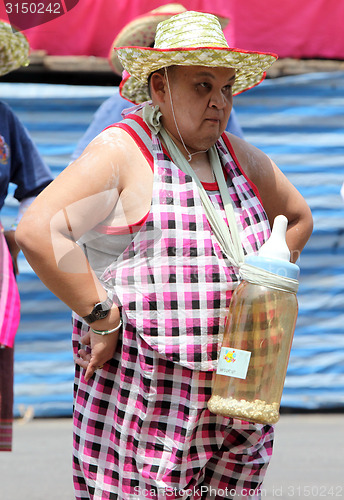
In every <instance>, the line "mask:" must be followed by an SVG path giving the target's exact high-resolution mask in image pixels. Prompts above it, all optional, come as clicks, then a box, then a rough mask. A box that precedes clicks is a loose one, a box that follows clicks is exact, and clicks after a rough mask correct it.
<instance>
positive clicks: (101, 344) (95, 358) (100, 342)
mask: <svg viewBox="0 0 344 500" xmlns="http://www.w3.org/2000/svg"><path fill="white" fill-rule="evenodd" d="M80 342H81V344H83V345H85V346H87V345H88V346H90V348H91V352H90V353H88V352H86V350H85V349H80V350H79V352H78V354H79V356H80V357H79V358H76V359H75V363H76V364H77V365H79V366H81V368H84V369H85V370H86V373H85V375H84V378H85V380H86V382H87V381H88V380H89V379H90V378H91V377H92V375H93V374H94V372H95V371H96V370H97V369H100V368H102V367H103V365H104V364H105V363H106V362H107V361H109V360H110V359H112V358H113V356H114V354H115V351H116V347H117V342H118V332H115V333H110V334H108V335H99V334H97V333H94V332H92V330H90V331H89V332H88V333H86V335H84V336H83V337H81V338H80Z"/></svg>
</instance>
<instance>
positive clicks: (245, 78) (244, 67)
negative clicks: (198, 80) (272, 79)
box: [115, 11, 277, 103]
mask: <svg viewBox="0 0 344 500" xmlns="http://www.w3.org/2000/svg"><path fill="white" fill-rule="evenodd" d="M115 50H116V52H117V54H118V57H119V59H120V61H121V63H122V65H123V67H124V68H125V70H126V71H127V72H128V73H129V74H130V78H128V79H127V80H126V81H123V83H122V84H121V95H122V96H123V97H124V98H126V99H128V100H130V101H132V102H134V103H139V102H142V101H141V100H140V99H139V98H137V97H136V95H143V94H144V93H146V94H147V93H148V78H149V76H150V74H151V73H153V72H154V71H157V70H159V69H161V68H164V67H168V66H175V65H177V66H207V67H213V68H216V67H222V68H234V69H235V70H236V79H235V84H234V86H233V95H236V94H240V93H241V92H244V91H245V90H248V89H250V88H252V87H254V86H255V85H258V84H259V83H260V82H261V81H262V80H263V79H264V78H265V76H266V70H267V69H268V68H269V67H270V66H271V64H272V63H273V62H274V61H276V59H277V55H276V54H272V53H266V52H253V51H247V50H242V49H237V48H230V47H229V46H228V43H227V41H226V39H225V36H224V34H223V31H222V29H221V25H220V23H219V20H218V18H217V17H216V16H214V15H212V14H205V13H201V12H193V11H186V12H183V13H181V14H178V15H176V16H173V17H170V18H169V19H167V20H165V21H163V22H161V23H160V24H159V25H158V26H157V30H156V35H155V44H154V47H153V48H149V47H135V46H134V47H117V48H115Z"/></svg>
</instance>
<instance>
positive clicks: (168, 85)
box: [164, 67, 208, 163]
mask: <svg viewBox="0 0 344 500" xmlns="http://www.w3.org/2000/svg"><path fill="white" fill-rule="evenodd" d="M164 70H165V78H166V82H167V88H168V94H169V96H170V101H171V109H172V115H173V120H174V124H175V126H176V129H177V132H178V135H179V139H180V140H181V143H182V144H183V147H184V149H185V151H186V152H187V155H188V162H189V163H190V161H191V160H192V157H193V156H194V155H198V154H200V153H207V152H208V149H206V150H205V151H196V152H195V153H190V151H189V150H188V148H187V147H186V144H185V142H184V140H183V137H182V135H181V133H180V131H179V127H178V123H177V120H176V116H175V114H174V106H173V100H172V93H171V88H170V81H169V79H168V73H167V68H166V67H165V68H164Z"/></svg>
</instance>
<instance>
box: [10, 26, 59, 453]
mask: <svg viewBox="0 0 344 500" xmlns="http://www.w3.org/2000/svg"><path fill="white" fill-rule="evenodd" d="M28 54H29V44H28V42H27V40H26V38H25V36H24V35H23V34H22V33H19V32H16V31H15V30H13V28H12V27H11V26H10V25H9V24H8V23H5V22H3V21H0V76H3V75H5V74H6V73H9V72H10V71H12V70H14V69H17V68H19V66H22V65H27V64H28ZM51 180H52V176H51V174H50V171H49V169H48V167H47V166H46V165H45V163H44V162H43V160H42V159H41V157H40V155H39V153H38V151H37V149H36V147H35V145H34V144H33V142H32V140H31V138H30V137H29V135H28V133H27V131H26V129H25V128H24V126H23V125H22V123H21V122H20V121H19V119H18V118H17V116H16V115H15V114H14V113H13V111H12V110H11V109H10V107H9V106H8V105H7V104H6V103H4V102H1V101H0V181H1V182H0V209H1V208H2V207H3V205H4V202H5V198H6V196H7V192H8V187H9V184H10V183H11V182H12V183H14V184H15V185H16V186H17V187H16V190H15V193H14V197H15V198H16V199H17V200H18V201H19V202H20V206H19V212H18V217H17V221H18V220H19V219H20V217H21V216H22V214H23V212H24V210H25V209H26V207H27V206H28V205H29V204H30V203H31V202H32V200H33V197H34V196H35V195H37V194H38V193H39V192H40V191H42V189H43V188H44V187H45V186H46V185H47V184H48V183H49V182H50V181H51ZM15 226H16V223H15V224H13V225H12V226H11V227H10V228H8V229H7V230H6V231H5V230H4V228H3V226H2V225H1V222H0V303H1V308H0V451H11V449H12V415H13V345H14V337H15V334H16V332H17V328H18V324H19V310H20V301H19V293H18V289H17V285H16V281H15V276H14V272H13V268H14V269H15V270H16V271H17V255H18V252H19V248H18V246H17V244H16V242H15V238H14V230H15Z"/></svg>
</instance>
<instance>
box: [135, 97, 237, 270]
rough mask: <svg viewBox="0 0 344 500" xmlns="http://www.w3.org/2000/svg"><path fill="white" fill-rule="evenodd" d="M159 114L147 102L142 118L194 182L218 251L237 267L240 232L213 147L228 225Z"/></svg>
mask: <svg viewBox="0 0 344 500" xmlns="http://www.w3.org/2000/svg"><path fill="white" fill-rule="evenodd" d="M160 117H161V112H160V111H159V107H158V106H155V107H154V108H153V107H152V106H150V105H149V104H146V105H145V107H144V108H143V119H144V121H145V122H146V124H147V125H148V127H149V128H150V130H151V131H152V132H153V134H155V135H157V134H158V133H160V135H161V137H162V139H163V141H164V142H165V144H166V147H167V149H168V151H169V153H170V155H171V158H172V161H173V162H174V163H175V164H176V165H177V166H178V167H179V168H180V170H182V171H183V172H184V173H185V174H188V175H190V177H192V179H193V180H194V181H195V182H196V184H197V187H198V190H199V194H200V198H201V201H202V203H203V207H204V210H205V213H206V216H207V219H208V222H209V224H210V226H211V228H212V230H213V233H214V235H215V237H216V239H217V241H218V243H219V245H220V247H221V250H222V251H223V252H224V254H225V255H226V256H227V257H228V259H229V261H230V262H231V264H232V265H234V266H236V267H240V266H241V265H242V264H243V262H244V251H243V249H242V245H241V241H240V236H239V231H238V227H237V223H236V220H235V214H234V209H233V203H232V200H231V197H230V195H229V191H228V187H227V184H226V180H225V176H224V174H223V170H222V165H221V162H220V159H219V156H218V152H217V149H216V147H215V146H212V147H211V148H210V149H209V152H208V153H209V160H210V164H211V166H212V169H213V172H214V174H215V178H216V181H217V184H218V186H219V191H220V195H221V198H222V203H223V205H224V209H225V213H226V217H227V221H228V226H227V224H226V223H225V221H224V220H223V218H222V217H221V216H220V215H219V213H218V212H217V211H216V210H215V208H214V205H213V204H212V202H211V201H210V198H209V196H208V195H207V192H206V190H205V189H204V187H203V186H202V183H201V181H200V180H199V178H198V177H197V175H196V174H195V172H194V170H193V168H192V167H191V166H190V164H189V162H188V161H187V160H186V158H185V157H184V156H183V154H182V153H181V151H180V150H179V148H178V147H177V146H176V144H175V143H174V141H173V140H172V139H171V137H170V136H169V135H168V133H167V132H166V130H165V129H164V127H163V126H162V123H161V122H160Z"/></svg>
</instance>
